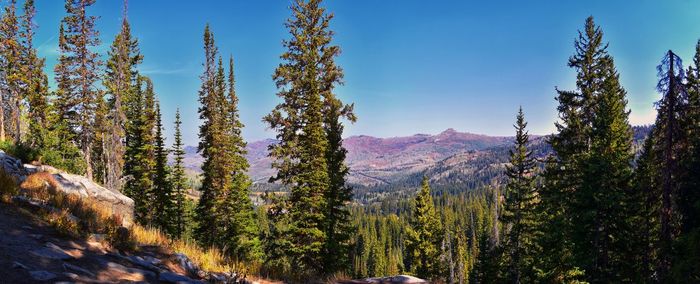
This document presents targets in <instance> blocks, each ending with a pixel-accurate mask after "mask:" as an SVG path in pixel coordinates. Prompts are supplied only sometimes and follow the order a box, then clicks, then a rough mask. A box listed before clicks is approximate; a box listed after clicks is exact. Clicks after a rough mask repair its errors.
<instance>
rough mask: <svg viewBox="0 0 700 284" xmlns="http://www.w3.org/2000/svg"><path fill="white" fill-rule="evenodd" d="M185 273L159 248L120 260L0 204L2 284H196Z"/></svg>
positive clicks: (95, 245)
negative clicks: (129, 283) (123, 283)
mask: <svg viewBox="0 0 700 284" xmlns="http://www.w3.org/2000/svg"><path fill="white" fill-rule="evenodd" d="M185 274H186V272H185V271H184V270H183V269H182V268H181V266H180V265H179V264H178V259H177V258H176V257H175V256H171V255H169V254H167V253H166V252H162V251H159V249H157V248H149V247H144V248H142V250H141V251H140V253H139V254H138V255H130V256H127V255H121V254H119V253H118V252H116V251H109V250H108V249H106V248H105V247H104V246H103V245H102V244H101V243H100V242H98V241H95V240H86V241H81V240H75V239H71V238H65V237H62V236H61V235H59V234H58V233H57V232H56V231H55V230H54V229H53V228H51V227H50V226H49V225H48V224H47V223H45V222H43V221H42V220H39V219H37V218H36V217H34V216H33V215H32V214H31V213H30V212H28V211H26V210H25V209H22V208H17V207H15V206H12V205H7V204H4V203H0V275H2V278H1V279H0V282H1V283H56V282H61V281H66V282H77V283H122V282H131V281H133V282H148V283H197V281H194V280H191V279H190V278H188V277H185V276H183V275H185Z"/></svg>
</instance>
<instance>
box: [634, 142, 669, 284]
mask: <svg viewBox="0 0 700 284" xmlns="http://www.w3.org/2000/svg"><path fill="white" fill-rule="evenodd" d="M655 136H656V134H654V130H652V132H651V133H650V134H649V136H648V137H647V138H646V140H645V141H644V146H643V149H642V153H641V154H640V156H639V158H638V160H637V168H636V169H635V171H634V178H633V189H632V193H631V194H630V197H631V198H630V199H631V202H630V205H631V206H630V208H631V210H630V215H629V216H628V218H630V223H632V224H636V226H634V227H633V230H632V233H631V234H630V236H628V237H626V239H627V240H628V241H629V242H630V248H631V249H630V250H631V251H633V252H635V253H636V254H635V255H634V256H633V257H631V258H629V259H628V260H629V261H630V262H632V263H633V265H635V267H636V268H635V271H636V272H637V279H636V281H634V282H638V283H644V282H646V283H651V282H654V279H655V275H654V274H655V272H654V271H655V266H656V256H657V254H658V247H657V245H658V240H659V229H660V227H659V216H660V214H659V208H660V204H661V199H660V197H661V194H660V193H661V192H660V188H659V176H658V168H657V167H658V162H659V160H658V157H656V152H655V151H654V144H655V138H654V137H655ZM633 280H634V279H633Z"/></svg>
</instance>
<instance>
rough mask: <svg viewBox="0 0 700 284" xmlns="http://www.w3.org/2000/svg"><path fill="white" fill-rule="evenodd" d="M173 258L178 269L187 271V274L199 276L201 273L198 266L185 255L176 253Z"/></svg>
mask: <svg viewBox="0 0 700 284" xmlns="http://www.w3.org/2000/svg"><path fill="white" fill-rule="evenodd" d="M174 257H175V261H176V262H177V263H178V264H179V265H180V267H182V268H183V269H184V270H185V271H187V273H188V274H190V275H196V276H199V274H200V272H201V270H200V269H199V266H197V265H196V264H195V263H194V262H192V261H191V260H190V258H189V257H187V255H185V254H183V253H176V254H175V255H174Z"/></svg>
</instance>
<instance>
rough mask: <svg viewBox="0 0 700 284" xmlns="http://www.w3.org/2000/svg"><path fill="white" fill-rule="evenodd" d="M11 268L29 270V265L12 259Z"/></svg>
mask: <svg viewBox="0 0 700 284" xmlns="http://www.w3.org/2000/svg"><path fill="white" fill-rule="evenodd" d="M12 268H14V269H24V270H29V267H27V266H26V265H24V264H22V263H20V262H19V261H13V262H12Z"/></svg>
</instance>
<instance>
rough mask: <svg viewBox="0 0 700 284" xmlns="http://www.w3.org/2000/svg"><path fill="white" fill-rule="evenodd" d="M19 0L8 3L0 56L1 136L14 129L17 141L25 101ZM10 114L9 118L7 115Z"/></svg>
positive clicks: (13, 133) (17, 141)
mask: <svg viewBox="0 0 700 284" xmlns="http://www.w3.org/2000/svg"><path fill="white" fill-rule="evenodd" d="M16 6H17V1H16V0H11V1H10V2H9V4H8V5H7V6H5V8H4V11H3V15H2V19H1V20H2V23H0V24H1V25H0V40H1V41H2V44H1V45H0V47H1V48H0V55H1V56H0V58H2V75H3V76H2V85H3V86H2V89H3V92H2V96H0V97H2V98H0V106H2V109H0V110H1V112H0V140H5V138H6V134H7V133H6V132H7V130H8V129H11V130H12V132H11V133H10V135H11V137H12V138H13V140H14V143H15V144H19V143H20V142H21V134H20V104H21V101H22V97H21V88H22V86H23V82H22V81H23V77H24V76H23V75H24V74H22V69H23V68H22V46H21V43H20V37H19V36H20V35H19V21H18V19H17V14H16V9H17V7H16ZM8 116H9V118H10V120H7V119H6V117H8Z"/></svg>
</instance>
